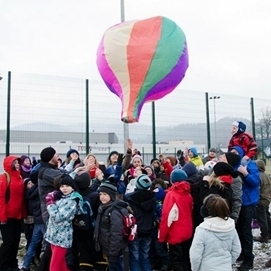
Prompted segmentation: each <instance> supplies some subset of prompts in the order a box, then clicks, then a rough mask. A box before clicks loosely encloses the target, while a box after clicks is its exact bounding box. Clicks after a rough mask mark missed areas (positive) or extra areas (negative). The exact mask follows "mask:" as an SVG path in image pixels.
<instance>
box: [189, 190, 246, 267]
mask: <svg viewBox="0 0 271 271" xmlns="http://www.w3.org/2000/svg"><path fill="white" fill-rule="evenodd" d="M201 214H202V216H203V217H204V222H202V223H201V224H200V225H199V226H198V227H197V228H196V233H195V235H194V239H193V242H192V246H191V248H190V261H191V267H192V271H200V270H208V271H213V270H232V264H233V263H234V262H235V261H236V259H237V258H238V256H239V255H240V252H241V244H240V241H239V238H238V235H237V232H236V230H235V223H234V220H233V219H231V218H230V217H229V216H230V209H229V207H228V205H227V202H226V201H225V200H224V199H223V198H221V197H220V196H218V195H214V194H211V195H209V196H208V197H206V198H205V199H204V203H203V206H202V207H201Z"/></svg>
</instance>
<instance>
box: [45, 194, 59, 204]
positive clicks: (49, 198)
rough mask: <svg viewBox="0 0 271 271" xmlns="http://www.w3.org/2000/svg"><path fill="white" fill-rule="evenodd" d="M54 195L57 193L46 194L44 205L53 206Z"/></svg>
mask: <svg viewBox="0 0 271 271" xmlns="http://www.w3.org/2000/svg"><path fill="white" fill-rule="evenodd" d="M56 193H57V191H53V192H50V193H48V194H47V196H46V198H45V200H46V205H47V206H48V205H50V204H54V203H55V201H56Z"/></svg>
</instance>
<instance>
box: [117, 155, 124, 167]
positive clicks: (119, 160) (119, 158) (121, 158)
mask: <svg viewBox="0 0 271 271" xmlns="http://www.w3.org/2000/svg"><path fill="white" fill-rule="evenodd" d="M122 160H123V154H122V153H119V155H118V162H117V163H118V164H121V163H122Z"/></svg>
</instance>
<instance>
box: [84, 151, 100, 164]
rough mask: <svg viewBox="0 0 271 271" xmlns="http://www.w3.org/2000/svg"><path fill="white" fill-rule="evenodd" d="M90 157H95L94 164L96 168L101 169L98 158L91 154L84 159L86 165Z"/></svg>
mask: <svg viewBox="0 0 271 271" xmlns="http://www.w3.org/2000/svg"><path fill="white" fill-rule="evenodd" d="M89 157H93V158H94V159H95V162H94V164H95V166H96V167H99V162H98V160H97V158H96V156H95V155H94V154H93V153H89V154H88V155H87V156H86V158H85V159H84V164H86V161H87V160H88V158H89Z"/></svg>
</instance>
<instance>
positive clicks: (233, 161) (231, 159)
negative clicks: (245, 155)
mask: <svg viewBox="0 0 271 271" xmlns="http://www.w3.org/2000/svg"><path fill="white" fill-rule="evenodd" d="M225 156H226V158H227V161H228V163H229V164H230V165H231V166H232V167H235V166H236V165H238V164H240V162H241V157H240V156H239V155H238V154H236V153H233V152H226V153H225Z"/></svg>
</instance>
